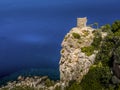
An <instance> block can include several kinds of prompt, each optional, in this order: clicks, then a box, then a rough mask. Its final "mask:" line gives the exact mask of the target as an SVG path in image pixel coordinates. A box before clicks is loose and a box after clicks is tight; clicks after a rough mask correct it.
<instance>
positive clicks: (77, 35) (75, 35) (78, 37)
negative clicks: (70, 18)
mask: <svg viewBox="0 0 120 90" xmlns="http://www.w3.org/2000/svg"><path fill="white" fill-rule="evenodd" d="M72 36H73V37H74V38H75V39H80V35H79V34H78V33H72Z"/></svg>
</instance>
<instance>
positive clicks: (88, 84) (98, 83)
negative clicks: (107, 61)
mask: <svg viewBox="0 0 120 90" xmlns="http://www.w3.org/2000/svg"><path fill="white" fill-rule="evenodd" d="M111 76H112V75H111V72H110V68H109V67H95V68H91V69H90V70H89V72H88V74H87V75H85V76H84V78H83V80H82V82H81V83H80V85H81V86H82V90H106V88H109V87H108V86H109V85H108V84H109V81H110V79H111Z"/></svg>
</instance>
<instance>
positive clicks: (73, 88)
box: [65, 81, 82, 90]
mask: <svg viewBox="0 0 120 90" xmlns="http://www.w3.org/2000/svg"><path fill="white" fill-rule="evenodd" d="M65 90H82V88H81V86H80V84H78V83H77V82H75V81H74V82H72V83H71V85H69V87H66V89H65Z"/></svg>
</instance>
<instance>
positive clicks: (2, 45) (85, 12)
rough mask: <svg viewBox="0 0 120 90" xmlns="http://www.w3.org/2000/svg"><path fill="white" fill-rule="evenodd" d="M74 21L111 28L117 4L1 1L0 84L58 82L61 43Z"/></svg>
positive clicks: (119, 10)
mask: <svg viewBox="0 0 120 90" xmlns="http://www.w3.org/2000/svg"><path fill="white" fill-rule="evenodd" d="M77 17H87V18H88V23H87V24H88V25H89V24H93V23H94V22H98V23H99V27H100V26H102V25H104V24H108V23H109V24H112V23H113V22H114V21H115V20H120V1H119V0H104V1H102V0H101V1H100V0H99V1H98V0H59V1H58V0H0V81H1V82H5V81H8V80H15V79H16V78H17V76H19V75H25V76H27V75H41V76H42V75H48V76H49V77H51V78H52V79H59V70H58V68H59V60H60V49H61V42H62V40H63V38H64V36H65V34H66V33H67V32H69V30H70V29H71V28H73V27H75V26H76V18H77ZM54 77H55V78H54Z"/></svg>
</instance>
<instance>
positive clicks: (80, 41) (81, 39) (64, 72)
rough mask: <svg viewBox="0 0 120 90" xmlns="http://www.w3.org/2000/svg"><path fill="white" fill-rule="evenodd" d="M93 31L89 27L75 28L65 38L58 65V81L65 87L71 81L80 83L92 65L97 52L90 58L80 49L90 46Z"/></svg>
mask: <svg viewBox="0 0 120 90" xmlns="http://www.w3.org/2000/svg"><path fill="white" fill-rule="evenodd" d="M93 31H94V29H93V28H91V27H83V28H78V27H75V28H73V29H71V30H70V32H69V33H67V35H66V36H65V38H64V40H63V42H62V50H61V59H60V62H59V64H60V80H61V82H63V83H65V84H66V85H67V84H68V82H69V81H72V80H75V81H78V82H80V81H81V80H82V78H83V76H84V75H86V74H87V73H88V71H89V68H90V66H91V65H92V64H93V63H94V60H95V57H96V53H97V51H94V53H93V54H92V55H90V56H87V55H86V54H85V53H83V52H82V51H81V48H82V47H86V46H90V45H91V43H92V42H93V38H94V35H93V33H92V32H93Z"/></svg>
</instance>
